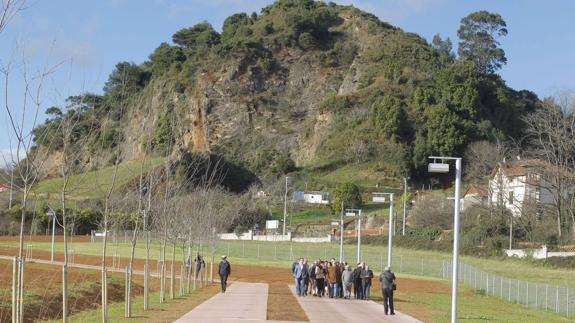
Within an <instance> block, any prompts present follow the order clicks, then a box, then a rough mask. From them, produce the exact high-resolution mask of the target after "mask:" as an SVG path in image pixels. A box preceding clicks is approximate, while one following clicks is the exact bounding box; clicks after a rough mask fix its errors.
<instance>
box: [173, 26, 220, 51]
mask: <svg viewBox="0 0 575 323" xmlns="http://www.w3.org/2000/svg"><path fill="white" fill-rule="evenodd" d="M172 41H173V42H174V44H176V45H179V46H182V47H185V48H189V49H194V48H198V47H200V48H209V47H212V46H214V45H217V44H219V43H220V34H218V32H216V31H215V30H214V27H212V25H211V24H210V23H209V22H201V23H199V24H196V25H195V26H193V27H190V28H184V29H180V30H179V31H177V32H176V33H175V34H174V35H173V36H172Z"/></svg>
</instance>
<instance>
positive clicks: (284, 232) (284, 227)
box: [283, 176, 288, 236]
mask: <svg viewBox="0 0 575 323" xmlns="http://www.w3.org/2000/svg"><path fill="white" fill-rule="evenodd" d="M287 193H288V177H287V176H286V189H285V194H284V225H283V235H284V236H285V235H286V216H287Z"/></svg>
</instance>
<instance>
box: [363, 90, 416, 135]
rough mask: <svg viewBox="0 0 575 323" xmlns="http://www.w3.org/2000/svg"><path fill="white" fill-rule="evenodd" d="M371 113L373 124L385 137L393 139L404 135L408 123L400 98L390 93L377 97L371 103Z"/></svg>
mask: <svg viewBox="0 0 575 323" xmlns="http://www.w3.org/2000/svg"><path fill="white" fill-rule="evenodd" d="M371 114H372V118H371V120H372V122H373V125H374V126H375V127H376V128H377V130H378V131H380V132H381V133H383V135H384V136H385V137H387V138H390V139H395V140H399V139H401V138H403V137H405V134H406V132H407V130H408V128H409V125H408V122H407V115H406V113H405V110H404V109H403V104H402V102H401V100H400V99H398V98H396V97H394V96H390V95H384V96H379V97H377V98H376V99H375V101H374V102H373V104H372V105H371Z"/></svg>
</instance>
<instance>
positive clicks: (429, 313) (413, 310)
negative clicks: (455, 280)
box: [371, 275, 451, 322]
mask: <svg viewBox="0 0 575 323" xmlns="http://www.w3.org/2000/svg"><path fill="white" fill-rule="evenodd" d="M397 276H398V277H397V291H395V293H394V305H395V308H396V309H397V310H398V311H400V312H402V313H405V314H408V315H411V316H413V317H415V318H416V319H418V320H420V321H423V322H433V320H434V317H435V316H436V315H438V314H441V313H442V312H441V311H439V310H437V309H435V308H433V307H429V306H426V305H424V304H419V303H418V304H415V303H413V302H411V301H410V300H409V298H410V296H415V295H440V294H450V293H451V289H450V287H449V286H448V285H446V284H443V283H441V282H437V281H431V280H423V279H413V278H402V277H401V275H397ZM371 299H372V300H374V301H376V302H378V303H380V304H382V303H383V296H382V293H381V285H380V283H379V278H378V277H374V279H373V286H372V288H371ZM382 306H383V305H382Z"/></svg>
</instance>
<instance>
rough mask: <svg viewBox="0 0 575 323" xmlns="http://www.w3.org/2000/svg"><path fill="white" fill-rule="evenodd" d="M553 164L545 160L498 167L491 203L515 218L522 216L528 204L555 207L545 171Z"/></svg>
mask: <svg viewBox="0 0 575 323" xmlns="http://www.w3.org/2000/svg"><path fill="white" fill-rule="evenodd" d="M549 166H550V165H549V164H546V163H545V162H543V161H541V160H533V159H531V160H520V159H518V160H514V161H510V162H506V161H504V162H502V163H499V164H497V166H496V167H495V169H494V170H493V172H492V173H491V178H490V179H489V203H490V204H491V205H504V206H505V207H506V208H507V209H509V210H510V211H511V213H512V214H513V216H520V215H521V213H522V210H523V207H524V206H525V205H526V203H529V202H531V203H533V204H532V205H537V206H545V205H551V204H553V202H554V200H553V195H552V194H551V192H550V191H549V189H547V187H549V185H547V184H546V183H545V180H544V179H543V178H542V176H541V174H542V170H543V169H544V168H545V167H549Z"/></svg>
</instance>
